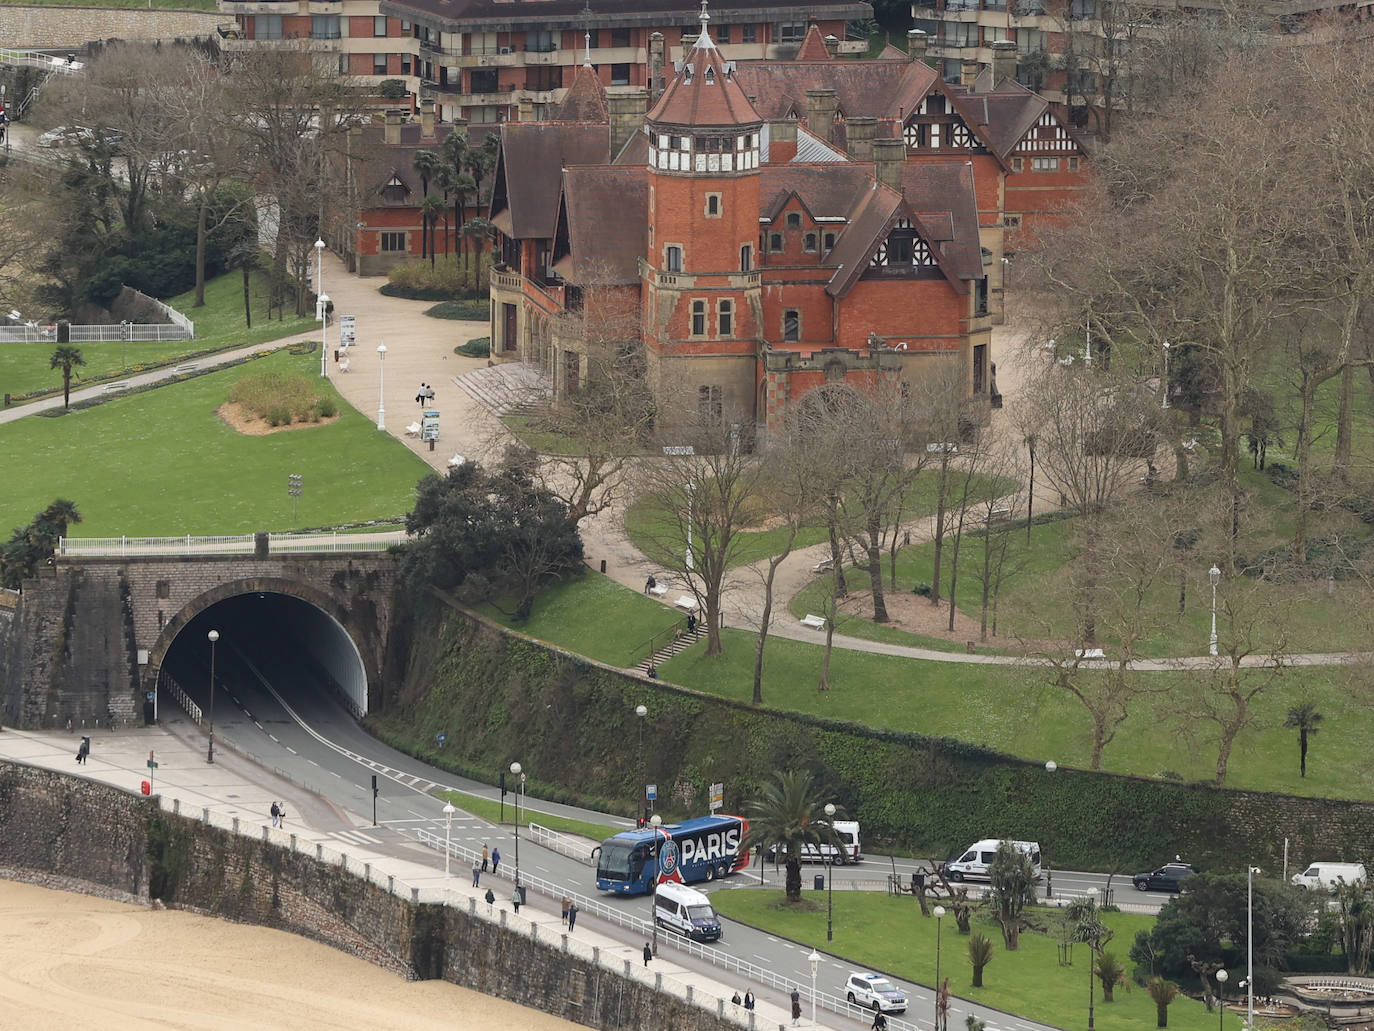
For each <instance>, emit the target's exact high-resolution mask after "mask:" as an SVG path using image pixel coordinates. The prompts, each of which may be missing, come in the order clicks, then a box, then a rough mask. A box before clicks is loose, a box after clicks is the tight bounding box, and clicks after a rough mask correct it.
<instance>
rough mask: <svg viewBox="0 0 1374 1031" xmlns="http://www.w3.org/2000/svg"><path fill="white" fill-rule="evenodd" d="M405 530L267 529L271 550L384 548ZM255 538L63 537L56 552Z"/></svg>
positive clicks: (151, 551) (197, 551)
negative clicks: (334, 530) (324, 530)
mask: <svg viewBox="0 0 1374 1031" xmlns="http://www.w3.org/2000/svg"><path fill="white" fill-rule="evenodd" d="M405 536H406V535H405V531H403V530H395V531H386V532H380V533H357V534H349V533H271V534H268V535H267V550H268V552H269V553H271V554H321V553H330V552H378V551H386V550H387V548H389V547H391V546H392V545H393V544H400V543H401V542H402V541H404V540H405ZM256 547H257V539H256V537H255V535H253V534H251V533H241V534H233V535H229V536H223V537H193V536H191V535H190V534H187V535H186V536H185V537H63V538H61V540H60V541H59V542H58V554H59V555H73V556H88V557H109V558H134V557H137V556H140V555H144V556H156V555H251V554H253V552H254V550H255V549H256Z"/></svg>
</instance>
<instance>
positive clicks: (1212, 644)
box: [1207, 565, 1221, 655]
mask: <svg viewBox="0 0 1374 1031" xmlns="http://www.w3.org/2000/svg"><path fill="white" fill-rule="evenodd" d="M1207 576H1208V578H1209V579H1210V580H1211V581H1212V636H1211V637H1209V638H1208V639H1207V654H1208V655H1216V653H1217V584H1218V583H1219V582H1220V580H1221V570H1220V569H1218V568H1217V567H1216V566H1215V565H1213V566H1212V568H1211V569H1209V570H1207Z"/></svg>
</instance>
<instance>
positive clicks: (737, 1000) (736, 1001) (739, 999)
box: [730, 992, 744, 1006]
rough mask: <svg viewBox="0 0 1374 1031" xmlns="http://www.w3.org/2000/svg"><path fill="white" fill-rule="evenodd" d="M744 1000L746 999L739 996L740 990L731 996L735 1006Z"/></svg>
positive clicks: (731, 1001)
mask: <svg viewBox="0 0 1374 1031" xmlns="http://www.w3.org/2000/svg"><path fill="white" fill-rule="evenodd" d="M743 1001H744V1000H743V999H741V998H740V997H739V992H735V994H734V995H732V996H730V1003H731V1005H733V1006H738V1005H739V1004H740V1003H741V1002H743Z"/></svg>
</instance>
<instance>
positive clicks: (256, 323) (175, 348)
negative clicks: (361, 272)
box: [0, 4, 319, 394]
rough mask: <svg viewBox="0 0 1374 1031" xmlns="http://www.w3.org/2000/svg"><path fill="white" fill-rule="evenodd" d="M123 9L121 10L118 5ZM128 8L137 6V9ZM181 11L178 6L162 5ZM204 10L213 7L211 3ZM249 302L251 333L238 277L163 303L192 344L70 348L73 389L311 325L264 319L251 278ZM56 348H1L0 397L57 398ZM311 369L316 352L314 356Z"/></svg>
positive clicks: (259, 291)
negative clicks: (76, 354)
mask: <svg viewBox="0 0 1374 1031" xmlns="http://www.w3.org/2000/svg"><path fill="white" fill-rule="evenodd" d="M119 6H124V5H119ZM128 6H137V7H142V6H143V5H142V4H130V5H128ZM167 6H180V5H171V4H169V5H167ZM207 6H209V7H213V6H214V5H213V4H208V5H207ZM251 296H252V299H253V328H252V329H245V328H244V321H243V277H242V276H241V275H240V274H239V273H237V272H234V273H230V274H227V275H223V276H219V277H217V278H215V279H212V280H210V281H209V282H208V283H206V284H205V306H204V307H203V308H192V307H191V302H192V300H193V299H194V294H192V293H187V294H182V295H181V296H179V297H173V298H172V299H171V300H169V301H167V302H166V303H167V304H168V305H170V306H171V307H173V308H175V309H176V310H177V311H179V312H181V313H182V314H183V315H185V316H187V317H188V318H190V319H191V320H192V321H194V322H195V324H196V338H195V339H194V340H179V341H173V342H164V343H153V342H135V341H130V342H128V343H123V342H119V341H115V342H110V343H100V344H88V343H83V344H75V345H73V346H75V347H77V348H79V349H80V351H81V355H82V357H83V358H85V359H86V364H85V365H84V366H79V367H78V368H76V369H75V370H73V371H74V372H75V374H76V375H75V376H73V378H72V389H73V390H78V389H80V388H81V387H82V386H83V385H86V384H88V383H90V382H95V381H100V380H107V381H108V380H112V379H118V378H120V377H121V376H124V375H128V374H132V373H137V372H142V371H145V370H147V369H150V368H157V367H160V366H164V365H178V364H181V362H182V361H184V360H187V359H188V358H189V356H191V355H200V354H206V353H209V352H212V351H226V350H233V349H235V348H239V347H245V346H247V345H249V344H258V343H263V342H264V341H267V340H276V339H277V338H279V337H283V336H291V335H292V334H295V333H302V332H304V331H306V330H308V329H310V328H312V327H313V326H315V320H314V319H313V318H304V319H297V318H295V317H293V316H289V315H288V318H286V319H284V320H281V321H278V320H275V319H271V320H269V319H268V318H267V289H266V281H265V280H264V279H263V278H262V277H261V276H258V277H256V282H255V285H254V288H253V290H252V291H251ZM56 349H57V344H56V343H54V342H53V341H50V340H45V341H43V342H41V343H37V344H6V345H4V346H3V347H0V393H3V394H24V393H29V392H31V391H44V392H51V393H60V392H61V390H62V370H61V369H53V368H50V367H49V364H48V360H49V358H51V357H52V353H53V351H55V350H56ZM315 363H316V367H317V368H318V365H319V353H318V352H316V357H315Z"/></svg>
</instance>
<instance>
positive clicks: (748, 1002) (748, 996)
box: [744, 988, 754, 1012]
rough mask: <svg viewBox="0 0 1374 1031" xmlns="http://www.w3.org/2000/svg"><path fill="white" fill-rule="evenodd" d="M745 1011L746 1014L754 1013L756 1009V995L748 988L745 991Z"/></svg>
mask: <svg viewBox="0 0 1374 1031" xmlns="http://www.w3.org/2000/svg"><path fill="white" fill-rule="evenodd" d="M744 1009H745V1011H746V1012H752V1011H753V1009H754V993H753V992H751V991H750V990H749V989H747V988H746V989H745V990H744Z"/></svg>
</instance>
